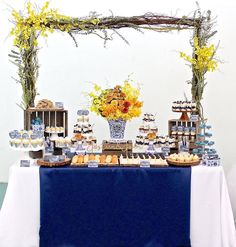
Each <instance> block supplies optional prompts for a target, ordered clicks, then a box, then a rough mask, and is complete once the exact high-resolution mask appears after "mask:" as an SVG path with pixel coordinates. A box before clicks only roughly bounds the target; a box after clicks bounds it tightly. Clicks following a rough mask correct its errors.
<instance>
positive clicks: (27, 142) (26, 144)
mask: <svg viewBox="0 0 236 247" xmlns="http://www.w3.org/2000/svg"><path fill="white" fill-rule="evenodd" d="M29 143H30V142H29V139H23V140H22V144H23V147H24V148H28V147H29Z"/></svg>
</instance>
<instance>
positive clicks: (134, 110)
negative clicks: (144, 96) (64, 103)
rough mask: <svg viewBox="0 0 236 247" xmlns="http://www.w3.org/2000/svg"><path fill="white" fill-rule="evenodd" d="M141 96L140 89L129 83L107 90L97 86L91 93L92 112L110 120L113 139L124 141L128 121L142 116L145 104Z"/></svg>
mask: <svg viewBox="0 0 236 247" xmlns="http://www.w3.org/2000/svg"><path fill="white" fill-rule="evenodd" d="M139 96H140V89H139V88H134V87H133V86H131V84H130V83H129V81H125V82H124V84H123V86H119V85H117V86H115V87H114V88H107V89H102V88H101V87H99V86H98V85H96V84H95V85H94V91H93V92H91V93H89V97H90V99H91V101H92V105H91V109H90V110H91V111H92V112H95V113H96V114H98V115H100V116H102V117H104V118H106V119H107V120H108V123H109V126H110V134H111V138H112V139H123V137H124V130H125V124H126V121H127V120H131V119H132V118H134V117H139V116H140V115H141V108H142V106H143V102H141V101H139Z"/></svg>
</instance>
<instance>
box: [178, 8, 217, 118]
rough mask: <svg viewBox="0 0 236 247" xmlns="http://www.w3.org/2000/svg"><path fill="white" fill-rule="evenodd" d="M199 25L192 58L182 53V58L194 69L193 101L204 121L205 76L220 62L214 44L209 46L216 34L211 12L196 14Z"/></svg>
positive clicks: (195, 31)
mask: <svg viewBox="0 0 236 247" xmlns="http://www.w3.org/2000/svg"><path fill="white" fill-rule="evenodd" d="M196 16H197V19H198V20H199V22H198V23H197V25H196V27H195V29H194V33H193V38H192V39H191V45H192V47H193V54H192V56H188V55H186V54H185V53H184V52H180V57H182V58H183V59H184V60H185V61H187V62H188V63H189V65H190V67H191V69H192V74H193V75H192V79H191V80H190V81H189V83H190V84H191V93H192V100H194V101H195V102H196V104H197V114H198V115H199V116H200V119H201V120H202V121H204V120H205V119H204V112H203V106H202V103H201V101H202V99H203V93H204V89H205V86H206V85H207V82H206V78H205V75H206V73H207V72H213V71H215V70H216V69H217V67H218V60H217V59H216V50H217V47H215V46H214V45H213V44H209V40H210V38H211V37H212V36H213V35H214V34H215V33H216V31H214V30H212V28H213V25H214V21H212V20H211V12H210V11H208V12H207V13H206V14H205V15H202V13H201V11H200V9H198V10H197V11H196V12H195V18H196Z"/></svg>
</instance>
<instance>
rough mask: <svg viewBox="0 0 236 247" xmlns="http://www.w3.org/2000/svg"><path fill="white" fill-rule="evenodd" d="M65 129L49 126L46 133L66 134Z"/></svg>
mask: <svg viewBox="0 0 236 247" xmlns="http://www.w3.org/2000/svg"><path fill="white" fill-rule="evenodd" d="M64 131H65V128H64V127H49V126H47V127H46V129H45V132H46V133H48V134H61V133H64Z"/></svg>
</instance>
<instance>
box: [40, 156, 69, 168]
mask: <svg viewBox="0 0 236 247" xmlns="http://www.w3.org/2000/svg"><path fill="white" fill-rule="evenodd" d="M70 163H71V159H69V158H66V157H65V156H64V155H50V156H44V158H43V159H38V160H37V164H38V165H39V166H45V167H61V166H66V165H70Z"/></svg>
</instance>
